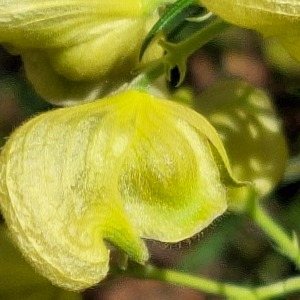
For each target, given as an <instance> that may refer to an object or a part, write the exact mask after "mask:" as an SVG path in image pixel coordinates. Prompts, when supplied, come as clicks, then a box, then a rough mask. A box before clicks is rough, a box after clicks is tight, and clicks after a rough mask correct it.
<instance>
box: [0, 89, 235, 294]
mask: <svg viewBox="0 0 300 300" xmlns="http://www.w3.org/2000/svg"><path fill="white" fill-rule="evenodd" d="M214 151H216V152H217V153H218V155H219V157H220V158H221V159H220V160H218V161H216V160H215V155H214V154H213V152H214ZM220 161H222V162H221V164H222V165H224V166H226V167H228V159H227V156H226V152H225V150H224V148H223V145H222V143H221V141H220V139H219V137H218V134H217V132H216V131H215V130H214V128H213V127H212V126H211V125H210V124H209V122H208V121H207V120H206V119H205V118H203V117H202V116H201V115H199V114H197V113H196V112H195V111H193V110H191V109H188V108H186V107H184V106H181V105H178V104H176V103H173V102H171V101H166V100H162V99H158V98H156V97H153V96H150V95H148V94H146V93H142V92H137V91H128V92H124V93H121V94H119V95H115V96H112V97H109V98H106V99H104V100H101V101H96V102H93V103H88V104H84V105H81V106H76V107H70V108H64V109H58V110H54V111H50V112H47V113H44V114H41V115H39V116H37V117H35V118H33V119H31V120H29V121H28V122H27V123H25V124H24V125H23V126H21V127H20V128H19V129H17V130H16V131H15V132H14V133H13V134H12V136H11V137H10V139H9V140H8V142H7V144H6V145H5V146H4V148H3V151H2V154H1V157H0V163H1V186H0V188H1V189H0V192H1V201H0V205H1V209H2V211H3V215H4V217H5V220H6V222H7V224H8V227H9V229H10V230H11V231H12V235H13V236H14V239H15V241H16V243H17V244H18V246H19V247H20V249H21V250H22V252H23V254H24V255H25V256H26V257H27V259H28V260H30V261H31V262H32V264H33V265H34V266H35V267H36V268H37V270H38V271H39V272H40V273H41V274H43V275H44V276H46V277H47V278H49V279H50V280H51V281H52V282H53V283H55V284H57V285H59V286H62V287H64V288H67V289H71V290H81V289H85V288H87V287H90V286H92V285H94V284H96V283H98V282H99V281H100V280H102V279H103V278H105V276H106V275H107V272H108V269H109V267H108V262H109V250H108V247H109V244H111V245H113V246H114V247H115V248H117V249H118V250H120V251H123V252H125V253H127V254H128V255H129V258H130V259H132V260H134V261H137V262H139V263H143V262H145V261H146V260H147V259H148V252H147V249H146V247H145V245H144V242H143V241H142V240H141V238H147V239H155V240H159V241H163V242H178V241H181V240H183V239H186V238H189V237H191V236H192V235H194V234H196V233H198V232H199V231H201V230H202V229H203V228H205V227H206V226H208V225H209V224H210V223H211V222H212V221H213V220H214V219H215V218H217V217H218V216H219V215H221V214H223V213H224V211H225V210H226V209H227V199H226V187H225V184H224V182H222V180H221V174H220V172H221V169H222V168H223V167H222V168H219V163H220ZM228 173H229V174H230V172H228ZM232 181H233V180H232Z"/></svg>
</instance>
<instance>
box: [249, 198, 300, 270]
mask: <svg viewBox="0 0 300 300" xmlns="http://www.w3.org/2000/svg"><path fill="white" fill-rule="evenodd" d="M247 212H248V214H249V215H250V217H251V218H252V219H253V221H254V222H255V223H256V224H257V225H258V226H259V227H260V228H261V229H262V230H263V231H264V232H265V233H266V235H267V236H268V237H269V238H270V239H271V240H272V241H273V242H275V243H276V245H277V247H278V248H279V251H281V252H282V253H283V254H284V255H286V256H287V257H288V258H289V259H290V260H291V261H293V262H294V263H295V265H296V266H297V268H298V269H299V268H300V251H299V244H298V239H297V237H296V236H295V235H293V236H290V235H288V234H287V233H286V232H285V231H284V230H283V229H282V228H281V227H280V226H279V225H278V224H277V223H276V222H275V221H274V220H273V219H272V218H271V217H270V216H269V215H268V214H267V213H266V212H265V211H264V209H263V208H262V207H261V206H260V204H259V202H258V201H255V200H252V201H251V202H250V204H249V206H248V208H247Z"/></svg>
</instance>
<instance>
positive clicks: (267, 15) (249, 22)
mask: <svg viewBox="0 0 300 300" xmlns="http://www.w3.org/2000/svg"><path fill="white" fill-rule="evenodd" d="M200 2H201V3H202V4H203V5H205V6H206V7H207V8H208V9H209V10H211V11H212V12H214V13H215V14H217V15H218V16H220V17H221V18H222V19H224V20H226V21H227V22H229V23H233V24H235V25H238V26H241V27H246V28H249V29H254V30H257V31H259V32H261V33H262V34H263V35H264V36H266V37H271V36H274V37H276V38H278V39H279V41H280V42H281V43H282V44H283V46H284V47H285V48H286V49H287V50H288V51H289V52H290V54H291V55H292V56H294V57H295V58H296V59H297V60H300V39H299V30H300V6H299V1H298V0H285V1H282V0H272V1H271V0H248V1H241V0H222V1H220V0H214V1H211V0H201V1H200Z"/></svg>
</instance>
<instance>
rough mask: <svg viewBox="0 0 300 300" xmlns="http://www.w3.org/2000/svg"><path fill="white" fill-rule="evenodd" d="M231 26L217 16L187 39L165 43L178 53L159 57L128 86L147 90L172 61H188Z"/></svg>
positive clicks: (168, 53) (169, 53)
mask: <svg viewBox="0 0 300 300" xmlns="http://www.w3.org/2000/svg"><path fill="white" fill-rule="evenodd" d="M229 26H230V25H229V24H228V23H226V22H224V21H223V20H221V19H219V18H217V19H216V20H214V21H212V22H211V23H209V24H208V25H207V26H206V27H204V28H203V29H201V30H200V31H198V32H196V33H195V34H193V35H192V36H191V37H189V38H187V39H186V40H184V41H182V42H180V43H177V44H171V43H167V44H165V45H166V47H167V46H168V45H169V46H171V45H173V46H174V49H176V53H173V52H167V53H166V54H165V55H164V56H163V57H162V58H161V59H158V60H157V61H156V62H154V63H152V64H151V65H150V66H149V67H148V68H145V69H143V70H142V72H141V73H140V74H139V75H138V76H137V77H136V78H135V79H134V80H133V81H132V82H131V83H130V84H129V86H127V88H130V89H139V90H147V88H148V87H149V85H151V84H152V83H153V82H154V81H155V80H156V79H158V78H159V77H160V76H162V75H163V74H164V72H165V69H166V66H167V65H168V63H169V62H170V61H173V60H175V61H176V60H178V61H186V59H187V58H188V57H189V56H190V55H192V54H193V53H194V52H195V51H196V50H197V49H199V48H200V47H201V46H203V45H205V44H206V43H207V42H209V41H211V40H212V39H214V38H215V37H216V36H217V35H218V34H220V33H222V32H223V31H225V30H226V29H227V28H228V27H229ZM174 55H175V59H174ZM174 66H175V65H174Z"/></svg>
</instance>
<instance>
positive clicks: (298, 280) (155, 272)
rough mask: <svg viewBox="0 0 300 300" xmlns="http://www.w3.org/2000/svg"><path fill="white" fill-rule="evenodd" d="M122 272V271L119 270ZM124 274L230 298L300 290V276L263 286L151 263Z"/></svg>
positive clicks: (250, 298) (248, 298)
mask: <svg viewBox="0 0 300 300" xmlns="http://www.w3.org/2000/svg"><path fill="white" fill-rule="evenodd" d="M118 273H119V274H120V271H118ZM122 275H125V276H129V277H134V278H140V279H152V280H159V281H162V282H166V283H169V284H173V285H178V286H181V287H185V288H192V289H194V290H197V291H202V292H205V293H208V294H214V295H218V296H222V297H225V298H229V299H243V300H254V299H255V300H257V299H262V300H263V299H272V298H275V297H279V296H285V295H287V294H291V293H293V292H297V291H300V276H297V277H293V278H289V279H287V280H282V281H278V282H276V283H274V284H271V285H267V286H262V287H248V286H246V287H245V286H240V285H235V284H230V283H222V282H218V281H214V280H210V279H207V278H202V277H196V276H193V275H189V274H185V273H182V272H178V271H173V270H168V269H159V268H156V267H154V266H151V265H147V266H141V265H136V264H132V265H130V267H129V268H128V269H127V270H126V271H124V272H123V273H122Z"/></svg>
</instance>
